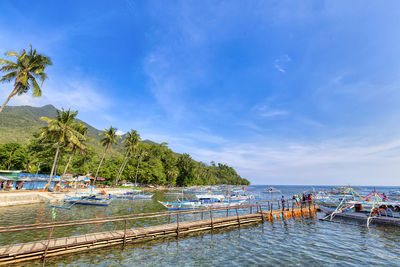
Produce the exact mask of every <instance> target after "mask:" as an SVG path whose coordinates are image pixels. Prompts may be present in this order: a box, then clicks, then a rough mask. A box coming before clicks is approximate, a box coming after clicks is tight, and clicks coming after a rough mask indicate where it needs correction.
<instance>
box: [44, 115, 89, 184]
mask: <svg viewBox="0 0 400 267" xmlns="http://www.w3.org/2000/svg"><path fill="white" fill-rule="evenodd" d="M76 115H78V111H71V110H66V111H65V110H64V109H62V110H61V112H60V111H58V110H57V111H56V118H55V119H50V118H47V117H41V118H40V119H41V120H43V121H45V122H47V126H46V127H44V128H42V133H41V134H40V138H41V139H42V140H47V141H49V140H51V141H53V142H54V145H55V146H56V154H55V156H54V161H53V167H52V168H51V172H50V177H49V181H48V183H47V186H50V182H51V179H52V177H53V174H54V171H55V168H56V164H57V158H58V155H59V153H60V148H61V147H62V146H66V145H67V144H70V143H72V144H75V145H76V146H81V145H82V144H81V140H84V138H85V137H84V136H83V135H82V134H81V133H80V132H79V131H78V129H79V128H80V127H82V123H80V122H76V121H75V117H76Z"/></svg>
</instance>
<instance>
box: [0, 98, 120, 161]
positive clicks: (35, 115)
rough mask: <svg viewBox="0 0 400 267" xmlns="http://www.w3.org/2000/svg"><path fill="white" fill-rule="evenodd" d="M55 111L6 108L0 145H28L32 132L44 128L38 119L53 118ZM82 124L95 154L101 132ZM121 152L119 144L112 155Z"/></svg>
mask: <svg viewBox="0 0 400 267" xmlns="http://www.w3.org/2000/svg"><path fill="white" fill-rule="evenodd" d="M56 110H57V109H56V108H55V107H54V106H53V105H46V106H43V107H31V106H16V107H12V106H6V107H5V109H4V110H3V112H1V113H0V143H7V142H17V143H28V141H29V139H30V138H32V137H33V133H34V132H36V131H37V130H38V129H39V128H40V127H43V126H46V122H44V121H41V120H40V117H49V118H54V117H55V114H56ZM82 123H84V124H85V125H86V126H87V127H88V137H89V138H91V139H93V141H92V142H90V143H89V145H90V146H91V147H92V148H93V149H94V151H95V152H100V151H102V150H103V148H102V147H101V146H100V144H99V142H98V141H99V140H100V138H101V136H100V133H101V131H100V130H97V129H96V128H94V127H93V126H91V125H89V124H87V123H85V122H83V121H82ZM121 140H122V139H121ZM121 151H122V145H121V144H118V145H117V146H115V149H114V154H115V153H117V154H119V153H120V152H121ZM114 156H115V155H114Z"/></svg>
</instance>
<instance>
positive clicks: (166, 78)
mask: <svg viewBox="0 0 400 267" xmlns="http://www.w3.org/2000/svg"><path fill="white" fill-rule="evenodd" d="M165 53H167V52H165V51H163V50H158V51H154V52H153V53H151V54H150V55H149V56H148V57H147V58H146V59H145V62H144V70H145V73H146V74H147V76H148V77H149V79H150V84H149V88H150V90H151V92H152V93H153V95H154V97H155V99H156V100H157V102H158V103H159V105H161V107H162V108H163V109H164V110H165V111H166V112H167V113H168V114H169V115H172V116H173V117H174V118H176V119H179V118H181V117H182V116H183V115H184V110H185V107H184V106H185V105H184V102H183V101H182V99H181V98H180V94H181V93H182V91H183V90H184V86H183V84H182V83H183V81H182V80H181V77H180V76H179V75H177V73H176V72H175V73H174V71H177V70H176V69H174V68H173V67H172V66H171V62H169V60H168V56H167V55H166V54H165Z"/></svg>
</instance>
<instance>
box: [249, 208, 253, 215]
mask: <svg viewBox="0 0 400 267" xmlns="http://www.w3.org/2000/svg"><path fill="white" fill-rule="evenodd" d="M250 214H253V207H252V206H251V207H250Z"/></svg>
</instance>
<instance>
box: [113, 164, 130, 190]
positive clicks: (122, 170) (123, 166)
mask: <svg viewBox="0 0 400 267" xmlns="http://www.w3.org/2000/svg"><path fill="white" fill-rule="evenodd" d="M129 159H130V157H126V158H125V162H123V165H122V169H121V173H120V174H119V176H118V177H117V180H116V182H115V184H117V183H118V181H119V179H120V178H121V175H122V173H123V172H124V170H125V167H126V164H127V163H128V160H129Z"/></svg>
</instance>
